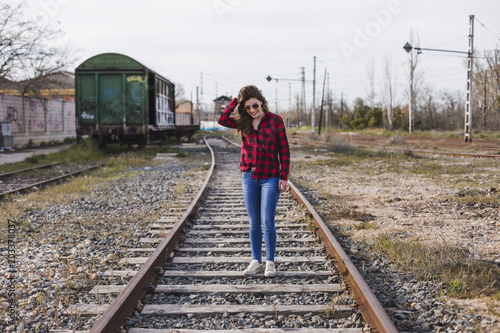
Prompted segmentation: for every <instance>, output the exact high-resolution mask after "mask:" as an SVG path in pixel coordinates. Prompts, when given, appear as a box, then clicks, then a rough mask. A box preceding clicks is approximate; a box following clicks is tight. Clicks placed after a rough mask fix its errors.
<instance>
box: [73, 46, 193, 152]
mask: <svg viewBox="0 0 500 333" xmlns="http://www.w3.org/2000/svg"><path fill="white" fill-rule="evenodd" d="M75 104H76V105H75V106H76V121H77V124H76V132H77V138H78V139H81V137H82V136H84V135H88V136H89V137H90V138H91V140H92V142H94V143H95V144H97V145H99V146H100V147H103V146H104V145H106V144H107V143H120V144H127V145H131V144H138V145H139V146H141V147H143V146H145V145H146V144H147V143H148V142H149V143H161V142H163V141H164V140H166V139H167V138H168V137H174V136H177V137H179V133H182V135H186V136H191V135H192V134H193V133H194V132H195V131H196V130H197V129H199V125H196V122H197V121H195V120H193V121H191V124H179V125H177V126H176V116H175V85H174V84H173V83H172V82H170V81H169V80H167V79H166V78H164V77H163V76H161V75H159V74H158V73H156V72H155V71H153V70H151V69H150V68H148V67H146V66H144V65H143V64H141V63H139V62H138V61H136V60H134V59H132V58H130V57H128V56H125V55H122V54H117V53H105V54H99V55H96V56H94V57H91V58H89V59H87V60H85V61H84V62H83V63H82V64H81V65H80V66H78V67H77V68H76V70H75Z"/></svg>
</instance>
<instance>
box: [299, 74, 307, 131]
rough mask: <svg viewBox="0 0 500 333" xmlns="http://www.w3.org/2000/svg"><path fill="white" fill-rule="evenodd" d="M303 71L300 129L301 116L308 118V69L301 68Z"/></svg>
mask: <svg viewBox="0 0 500 333" xmlns="http://www.w3.org/2000/svg"><path fill="white" fill-rule="evenodd" d="M301 70H302V96H301V98H300V112H299V127H300V126H301V125H302V124H301V123H300V119H301V114H303V115H304V119H305V118H306V69H305V67H301Z"/></svg>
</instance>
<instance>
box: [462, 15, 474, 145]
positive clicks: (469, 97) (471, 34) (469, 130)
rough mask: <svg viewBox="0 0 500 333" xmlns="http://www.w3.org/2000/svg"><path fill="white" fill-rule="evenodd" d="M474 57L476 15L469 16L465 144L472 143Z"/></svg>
mask: <svg viewBox="0 0 500 333" xmlns="http://www.w3.org/2000/svg"><path fill="white" fill-rule="evenodd" d="M473 55H474V15H470V16H469V52H468V55H467V95H466V100H465V135H464V136H465V142H472V104H473V101H474V100H473V99H472V83H473V65H474V64H473Z"/></svg>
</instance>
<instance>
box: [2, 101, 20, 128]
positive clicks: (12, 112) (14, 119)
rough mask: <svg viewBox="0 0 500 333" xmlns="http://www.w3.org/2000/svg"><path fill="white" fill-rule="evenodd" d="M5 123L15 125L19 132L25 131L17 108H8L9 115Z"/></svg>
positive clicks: (7, 114)
mask: <svg viewBox="0 0 500 333" xmlns="http://www.w3.org/2000/svg"><path fill="white" fill-rule="evenodd" d="M4 121H6V122H9V123H14V124H13V125H14V126H15V127H17V129H18V131H19V132H21V131H22V130H23V124H22V122H20V121H19V114H18V112H17V108H16V107H15V106H7V113H6V115H5V118H4ZM14 126H13V127H14Z"/></svg>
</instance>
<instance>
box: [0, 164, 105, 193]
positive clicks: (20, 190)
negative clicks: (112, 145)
mask: <svg viewBox="0 0 500 333" xmlns="http://www.w3.org/2000/svg"><path fill="white" fill-rule="evenodd" d="M95 168H97V166H96V165H94V166H91V167H88V168H85V169H81V170H78V171H74V172H70V173H67V174H64V175H61V176H57V177H54V178H50V179H45V180H42V181H40V182H36V183H32V184H29V185H26V186H23V187H18V188H16V189H13V190H10V191H7V192H2V193H0V198H2V197H3V196H5V195H7V194H12V193H17V192H23V191H26V190H28V189H30V188H32V187H35V186H40V185H45V184H49V183H52V182H56V181H58V180H61V179H64V178H68V177H71V176H76V175H79V174H80V173H83V172H85V171H89V170H93V169H95Z"/></svg>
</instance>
